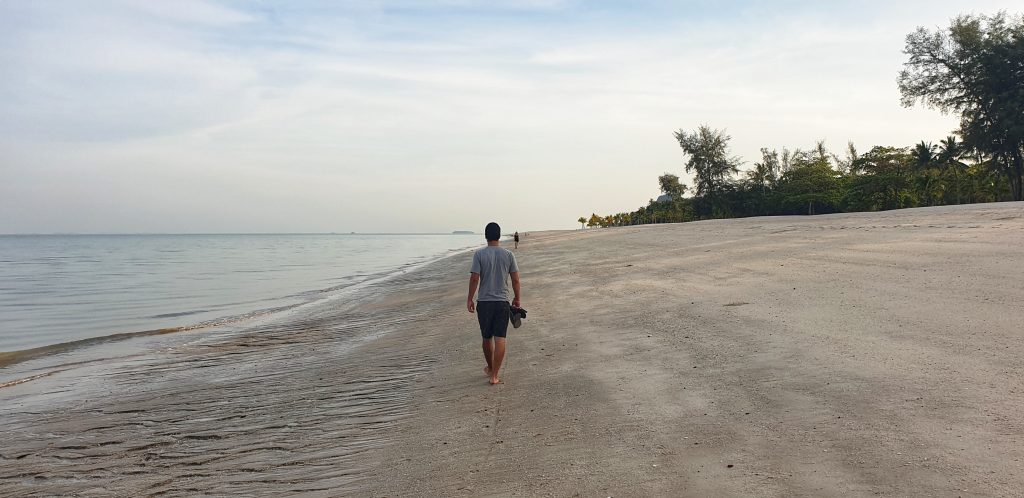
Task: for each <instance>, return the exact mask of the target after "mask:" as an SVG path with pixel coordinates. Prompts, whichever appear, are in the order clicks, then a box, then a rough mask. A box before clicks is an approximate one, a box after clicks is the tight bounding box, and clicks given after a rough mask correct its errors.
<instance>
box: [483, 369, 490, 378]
mask: <svg viewBox="0 0 1024 498" xmlns="http://www.w3.org/2000/svg"><path fill="white" fill-rule="evenodd" d="M484 375H486V376H488V377H490V376H491V367H484Z"/></svg>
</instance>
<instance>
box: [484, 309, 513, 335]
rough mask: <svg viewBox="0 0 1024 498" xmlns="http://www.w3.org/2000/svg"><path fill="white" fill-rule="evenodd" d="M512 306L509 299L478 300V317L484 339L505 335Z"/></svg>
mask: <svg viewBox="0 0 1024 498" xmlns="http://www.w3.org/2000/svg"><path fill="white" fill-rule="evenodd" d="M511 316H512V307H511V306H509V304H508V301H477V303H476V319H477V321H479V322H480V335H482V336H483V338H484V339H490V338H491V337H505V332H507V331H508V320H509V318H510V317H511Z"/></svg>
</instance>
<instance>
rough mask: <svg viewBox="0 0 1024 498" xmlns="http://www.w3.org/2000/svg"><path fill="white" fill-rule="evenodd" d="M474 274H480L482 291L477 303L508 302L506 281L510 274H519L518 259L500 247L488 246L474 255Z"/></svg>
mask: <svg viewBox="0 0 1024 498" xmlns="http://www.w3.org/2000/svg"><path fill="white" fill-rule="evenodd" d="M469 271H470V272H472V273H479V274H480V290H479V291H477V293H476V300H477V301H505V302H506V303H507V302H508V288H507V286H506V280H507V277H508V274H509V273H512V272H518V271H519V266H517V265H516V257H515V255H514V254H512V251H509V250H508V249H505V248H504V247H499V246H487V247H485V248H483V249H480V250H479V251H477V252H475V253H473V266H472V267H471V268H470V269H469Z"/></svg>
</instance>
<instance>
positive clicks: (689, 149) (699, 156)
mask: <svg viewBox="0 0 1024 498" xmlns="http://www.w3.org/2000/svg"><path fill="white" fill-rule="evenodd" d="M675 137H676V140H677V141H678V142H679V147H680V148H682V149H683V154H684V155H686V156H687V157H688V159H687V161H686V172H687V173H693V174H694V183H695V187H696V193H697V195H698V196H700V198H701V199H702V200H703V201H705V202H703V203H702V213H705V214H719V215H720V214H722V213H721V210H722V209H723V207H724V206H723V204H722V203H721V202H719V200H720V197H721V195H722V193H723V191H725V190H727V189H728V186H729V181H730V180H731V177H732V175H733V174H735V173H738V172H739V165H740V164H741V161H740V160H739V158H736V157H733V156H730V155H729V140H730V139H731V138H732V137H730V136H729V135H726V134H725V131H724V130H713V129H711V128H709V127H708V126H703V125H702V126H701V127H700V128H698V129H697V131H695V132H693V133H688V132H686V131H684V130H679V131H677V132H676V133H675Z"/></svg>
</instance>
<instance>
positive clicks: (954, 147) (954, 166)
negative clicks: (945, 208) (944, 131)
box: [938, 135, 967, 204]
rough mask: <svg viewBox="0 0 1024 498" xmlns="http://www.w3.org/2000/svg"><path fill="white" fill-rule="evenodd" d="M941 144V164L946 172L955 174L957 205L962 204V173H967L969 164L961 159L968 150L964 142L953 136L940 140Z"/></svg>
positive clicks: (939, 159)
mask: <svg viewBox="0 0 1024 498" xmlns="http://www.w3.org/2000/svg"><path fill="white" fill-rule="evenodd" d="M939 144H940V145H939V155H938V161H939V164H941V165H942V167H943V169H945V170H946V171H952V172H953V182H954V185H955V186H956V203H957V204H960V173H963V172H965V171H967V164H965V163H964V162H963V161H961V160H960V159H962V158H963V157H964V156H965V155H966V153H967V148H966V147H964V144H963V142H957V141H956V137H954V136H952V135H950V136H948V137H946V138H944V139H942V140H939Z"/></svg>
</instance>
